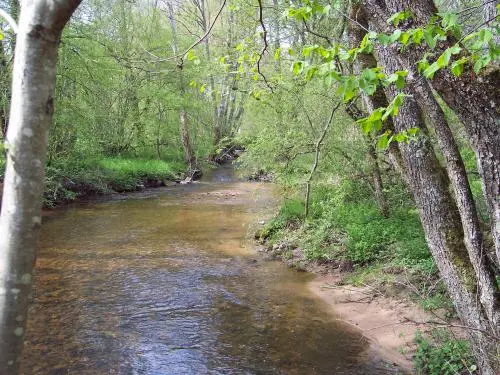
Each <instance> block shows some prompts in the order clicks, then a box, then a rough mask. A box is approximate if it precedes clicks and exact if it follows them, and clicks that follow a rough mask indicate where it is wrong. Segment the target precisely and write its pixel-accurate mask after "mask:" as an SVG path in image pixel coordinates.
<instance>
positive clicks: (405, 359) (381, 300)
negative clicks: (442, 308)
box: [309, 274, 429, 372]
mask: <svg viewBox="0 0 500 375" xmlns="http://www.w3.org/2000/svg"><path fill="white" fill-rule="evenodd" d="M340 280H341V275H339V274H327V275H318V276H317V277H316V278H315V279H314V280H313V281H311V282H310V283H309V289H310V291H311V292H312V293H313V294H314V295H316V296H318V297H319V298H321V299H322V300H323V301H324V302H326V303H327V304H328V305H329V306H330V308H331V312H332V313H333V314H335V315H336V316H338V319H339V320H342V321H344V322H346V323H349V324H352V325H353V326H355V327H357V328H358V329H359V330H361V332H362V333H363V335H364V336H365V337H367V338H368V339H369V340H370V343H371V350H374V351H375V352H377V353H378V354H379V355H381V356H382V357H384V358H385V359H387V360H388V361H390V362H392V363H394V364H397V365H398V366H399V367H400V368H401V369H402V370H403V371H405V372H412V362H411V358H412V355H413V353H414V351H415V345H414V344H413V338H414V336H415V333H416V331H417V330H418V329H420V330H424V329H426V328H428V327H426V325H425V324H418V322H425V321H427V320H428V319H429V315H428V314H427V313H425V312H424V311H423V310H421V309H420V308H418V306H415V305H413V304H411V303H409V302H407V301H398V300H396V299H393V298H389V297H384V296H382V295H381V294H379V293H377V292H376V291H374V290H372V289H371V288H370V287H362V288H360V287H355V286H352V285H339V282H340Z"/></svg>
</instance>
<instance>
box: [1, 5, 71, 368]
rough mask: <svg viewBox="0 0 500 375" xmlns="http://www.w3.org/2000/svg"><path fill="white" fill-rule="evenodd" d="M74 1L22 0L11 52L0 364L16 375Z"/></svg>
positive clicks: (3, 230) (3, 226) (3, 211)
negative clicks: (63, 41) (61, 52)
mask: <svg viewBox="0 0 500 375" xmlns="http://www.w3.org/2000/svg"><path fill="white" fill-rule="evenodd" d="M78 4H79V1H78V0H71V1H69V0H68V1H57V2H56V1H53V0H26V1H25V2H23V4H22V9H21V18H20V22H19V32H18V35H17V45H16V51H15V56H16V57H15V62H14V72H13V76H14V78H13V83H12V105H11V112H10V122H9V129H8V132H7V146H8V150H7V168H6V173H5V185H4V192H3V204H2V211H1V216H0V290H1V293H0V369H2V371H5V373H6V374H17V372H18V371H19V370H18V369H19V361H20V358H21V351H22V346H23V338H24V330H25V322H26V317H27V311H28V304H29V299H30V295H31V287H32V281H33V271H34V270H33V267H34V261H35V251H36V246H37V241H38V234H39V229H40V224H41V217H40V200H41V195H42V191H43V179H44V161H45V154H46V147H47V135H48V130H49V125H50V122H51V118H52V112H53V100H52V95H53V93H54V86H55V78H56V63H57V50H58V46H59V41H60V36H61V32H62V29H63V27H64V26H65V24H66V23H67V21H68V20H69V18H70V16H71V14H72V13H73V11H74V10H75V9H76V7H77V6H78Z"/></svg>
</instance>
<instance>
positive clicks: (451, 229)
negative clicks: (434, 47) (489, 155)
mask: <svg viewBox="0 0 500 375" xmlns="http://www.w3.org/2000/svg"><path fill="white" fill-rule="evenodd" d="M425 1H426V0H422V1H420V2H415V1H411V2H410V1H393V0H387V1H386V2H385V7H384V6H383V5H381V2H380V1H376V0H367V1H365V4H366V6H367V14H370V15H371V16H370V24H371V27H372V28H374V29H376V28H377V26H379V27H380V26H381V25H382V23H381V20H382V19H386V18H388V16H389V15H390V14H393V13H396V12H399V11H402V10H407V9H409V10H411V11H412V13H413V14H415V15H416V18H417V19H418V17H419V16H421V15H422V14H423V13H424V6H425V4H422V2H425ZM383 12H385V14H383ZM381 13H382V15H381ZM382 27H385V26H382ZM376 51H377V54H378V61H379V63H380V65H381V66H383V67H384V69H385V72H386V74H390V73H392V72H394V71H398V70H404V69H407V68H408V64H405V63H404V62H403V61H407V60H409V61H411V63H413V62H414V61H412V55H414V53H412V52H409V53H401V52H400V51H398V50H397V48H396V47H378V48H377V49H376ZM410 73H413V74H415V72H412V71H411V69H410ZM410 76H411V74H410ZM416 88H417V95H415V92H412V91H410V89H408V88H407V89H405V93H406V94H410V95H412V96H410V97H407V98H406V100H405V104H404V105H403V106H402V107H401V109H400V112H399V114H398V116H397V117H396V118H395V119H394V124H395V130H396V131H398V132H401V131H405V130H408V129H410V128H412V127H415V128H419V129H421V130H422V132H421V136H420V138H419V140H418V141H415V142H410V143H409V144H401V145H400V149H401V153H402V156H403V161H404V165H405V170H406V172H407V173H406V174H407V182H408V183H409V187H410V190H411V191H412V194H413V196H414V198H415V201H416V203H417V207H418V208H419V211H420V218H421V221H422V224H423V227H424V231H425V234H426V239H427V243H428V244H429V248H430V250H431V252H432V254H433V256H434V259H435V261H436V264H437V266H438V268H439V270H440V273H441V276H442V278H443V281H444V283H445V284H446V286H447V288H448V292H449V294H450V296H451V298H452V301H453V303H454V305H455V308H456V310H457V313H458V315H459V317H460V318H461V319H462V321H463V322H464V324H465V325H467V326H468V327H470V336H471V339H472V343H473V351H474V354H475V357H476V359H477V361H478V364H479V366H480V368H481V371H482V373H483V374H495V373H496V372H495V369H497V370H498V363H497V362H496V359H495V358H496V355H497V348H496V345H495V342H494V340H492V339H491V337H488V333H489V334H491V335H492V336H496V334H497V332H496V331H497V329H498V328H497V327H496V326H495V323H494V321H495V320H496V317H497V316H498V310H497V309H498V306H497V300H498V295H497V294H496V292H495V289H496V288H495V286H494V285H492V284H491V283H490V284H489V285H488V282H489V281H491V278H490V275H489V272H488V269H487V268H486V267H485V264H484V254H481V251H482V249H484V247H482V241H481V238H480V231H479V233H478V232H477V231H476V229H477V228H476V227H475V226H474V218H476V219H477V216H475V215H474V214H475V210H472V211H471V207H470V204H471V202H470V201H469V200H468V198H470V197H469V196H468V194H467V192H466V191H464V189H465V190H467V188H468V183H467V182H464V181H463V177H464V176H463V175H462V172H463V171H462V169H461V166H460V165H461V159H460V157H459V155H458V156H457V153H458V150H456V149H455V148H454V147H456V145H454V142H453V141H452V135H451V132H449V129H448V127H447V123H446V120H445V119H444V115H443V114H442V111H440V109H439V108H438V107H439V106H437V103H435V101H433V99H434V98H431V96H432V93H430V91H429V90H428V88H426V87H425V85H420V86H418V84H417V87H416ZM386 94H387V96H388V99H389V100H390V99H392V98H394V96H395V95H396V94H397V92H396V90H395V89H394V88H393V87H388V88H387V89H386ZM429 95H430V96H429ZM415 99H419V100H420V101H421V102H422V103H424V104H425V105H426V106H429V107H428V108H429V112H430V114H431V116H430V117H431V120H433V121H434V122H437V123H438V126H437V127H436V133H437V135H438V139H439V141H440V144H441V145H442V146H443V153H444V155H445V158H446V160H447V162H448V167H449V168H450V169H449V170H448V172H449V174H450V176H451V178H452V182H453V187H454V190H455V192H456V193H457V194H458V198H459V200H458V203H459V204H460V205H462V206H461V207H460V208H461V210H460V211H459V209H458V207H457V205H456V203H455V200H454V199H453V196H452V195H451V193H450V191H449V190H448V185H449V180H448V178H447V176H446V175H445V174H444V171H443V170H442V168H441V166H440V165H439V162H438V160H437V158H436V156H435V153H434V150H433V149H432V145H431V143H430V141H429V140H428V139H427V137H426V129H425V127H424V125H423V119H422V113H421V111H420V108H419V106H418V103H417V101H416V100H415ZM457 157H458V158H459V160H456V158H457ZM462 167H463V165H462ZM464 184H465V185H464ZM459 213H460V214H462V215H460V214H459ZM461 220H462V221H463V222H464V223H466V224H467V225H468V226H466V227H465V230H466V235H473V236H475V237H474V238H472V239H469V238H468V239H465V238H464V229H463V227H462V221H461ZM478 236H479V237H478ZM478 241H479V243H478ZM476 246H477V247H476ZM478 248H479V251H478ZM467 250H469V251H467ZM473 263H474V266H476V267H473ZM475 268H478V269H475ZM475 271H478V273H477V274H476V272H475ZM478 281H479V282H485V283H486V285H481V286H480V287H481V292H480V293H481V297H479V296H478V295H477V290H476V288H477V286H478ZM485 296H486V298H485ZM478 300H481V302H483V303H484V305H480V304H478V303H477V301H478ZM485 310H486V311H487V312H486V313H485Z"/></svg>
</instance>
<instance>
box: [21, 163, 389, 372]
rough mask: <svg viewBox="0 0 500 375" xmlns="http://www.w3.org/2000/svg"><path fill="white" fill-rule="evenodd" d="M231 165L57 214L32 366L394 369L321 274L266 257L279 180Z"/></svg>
mask: <svg viewBox="0 0 500 375" xmlns="http://www.w3.org/2000/svg"><path fill="white" fill-rule="evenodd" d="M231 173H232V172H231V170H230V169H228V168H222V169H220V170H216V171H214V172H213V173H211V176H209V177H207V179H206V180H205V181H202V182H200V183H197V184H192V185H185V186H175V187H171V188H161V189H154V190H148V191H145V192H140V193H134V194H127V195H120V196H118V195H117V196H115V197H112V198H110V199H106V200H102V201H96V200H94V201H89V202H84V203H82V202H80V203H77V204H73V205H71V206H67V207H64V208H62V209H58V210H54V211H51V212H50V214H49V215H48V216H46V217H45V219H44V223H43V228H42V235H41V245H40V250H39V253H38V259H37V263H36V275H37V276H36V282H35V290H34V303H33V305H32V307H31V310H30V318H29V320H28V327H27V337H26V346H25V355H24V359H23V365H22V371H23V373H24V374H26V375H31V374H43V375H59V374H79V375H80V374H91V375H99V374H126V375H128V374H131V375H132V374H147V375H164V374H173V375H177V374H311V375H314V374H387V373H388V372H389V370H388V368H386V366H385V364H384V362H383V360H381V359H380V358H378V357H377V355H376V354H375V353H373V352H372V351H371V350H370V349H369V347H370V346H369V343H368V342H367V341H366V339H364V338H363V337H362V336H361V335H360V334H359V333H358V332H357V331H356V330H354V329H353V328H352V327H350V326H348V325H346V324H344V323H342V322H340V321H339V320H338V319H336V317H335V316H333V315H332V314H331V313H330V312H329V310H328V309H327V307H326V305H325V304H324V302H322V301H321V300H319V299H317V298H315V297H314V296H311V295H310V293H309V292H308V289H307V284H308V282H309V281H310V280H311V278H312V276H311V275H309V274H307V273H301V272H296V271H294V270H290V269H288V268H287V267H286V266H285V265H284V264H282V263H281V262H277V261H270V260H265V259H264V258H263V257H262V256H260V255H259V254H258V253H257V252H256V249H255V248H254V246H253V244H252V240H251V239H252V232H253V231H254V230H255V228H256V227H257V226H258V225H259V224H258V222H259V221H260V220H262V218H263V217H264V216H265V215H267V214H268V213H269V208H270V207H272V206H273V205H274V204H275V203H274V202H275V201H276V197H275V193H274V187H273V185H271V184H264V183H250V182H241V181H236V180H234V179H233V178H232V174H231Z"/></svg>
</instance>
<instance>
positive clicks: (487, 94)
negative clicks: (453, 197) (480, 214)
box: [432, 70, 500, 265]
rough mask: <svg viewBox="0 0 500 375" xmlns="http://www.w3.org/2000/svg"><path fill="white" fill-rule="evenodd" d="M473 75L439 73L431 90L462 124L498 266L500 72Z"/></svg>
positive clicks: (499, 255)
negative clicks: (472, 154)
mask: <svg viewBox="0 0 500 375" xmlns="http://www.w3.org/2000/svg"><path fill="white" fill-rule="evenodd" d="M472 74H473V73H470V72H466V73H465V74H464V75H462V77H461V78H456V77H454V76H452V75H451V74H450V73H449V72H445V71H442V72H439V74H437V75H436V77H435V78H434V80H433V81H432V87H433V88H434V89H436V91H437V92H438V93H439V95H440V96H441V97H442V98H443V100H444V101H445V102H446V104H447V105H448V106H449V107H450V108H451V109H452V110H454V111H455V113H456V114H457V115H458V116H459V118H460V120H462V122H463V124H464V127H465V131H466V132H467V135H468V137H469V140H470V142H471V145H472V147H473V149H474V151H475V154H476V157H477V164H478V170H479V172H480V174H481V177H482V182H483V192H484V196H485V198H486V202H487V204H488V212H489V219H490V224H491V225H490V227H491V234H492V236H493V239H494V241H495V250H496V255H497V261H498V264H499V265H500V72H499V71H498V70H495V71H494V72H491V73H489V74H485V75H483V76H480V77H471V76H472Z"/></svg>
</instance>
